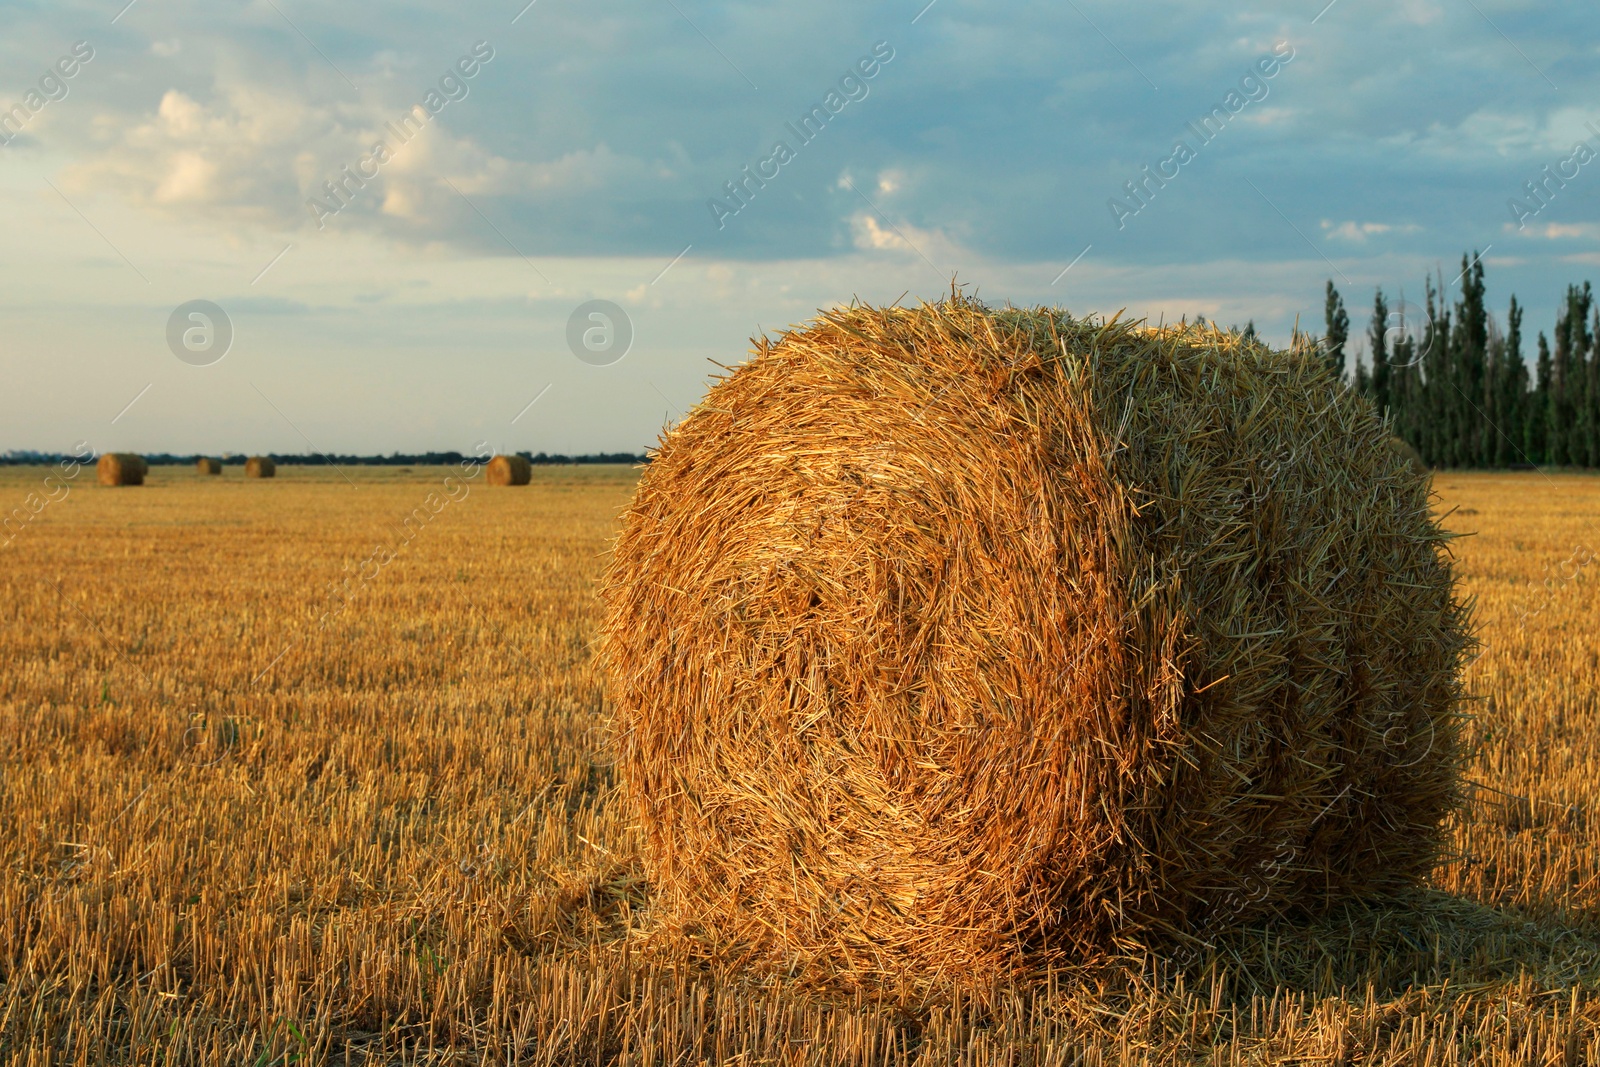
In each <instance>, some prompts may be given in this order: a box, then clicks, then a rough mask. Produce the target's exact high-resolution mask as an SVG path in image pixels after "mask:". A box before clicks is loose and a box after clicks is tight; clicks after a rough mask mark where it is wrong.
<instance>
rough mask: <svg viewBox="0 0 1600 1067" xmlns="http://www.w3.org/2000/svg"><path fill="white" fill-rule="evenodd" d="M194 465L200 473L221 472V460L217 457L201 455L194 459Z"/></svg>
mask: <svg viewBox="0 0 1600 1067" xmlns="http://www.w3.org/2000/svg"><path fill="white" fill-rule="evenodd" d="M194 466H195V469H196V470H198V471H199V472H200V473H201V474H221V473H222V461H221V460H219V459H212V458H211V457H210V456H201V457H200V458H199V459H197V460H195V464H194Z"/></svg>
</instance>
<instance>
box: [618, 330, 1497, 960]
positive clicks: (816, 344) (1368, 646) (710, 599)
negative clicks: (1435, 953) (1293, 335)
mask: <svg viewBox="0 0 1600 1067" xmlns="http://www.w3.org/2000/svg"><path fill="white" fill-rule="evenodd" d="M758 346H759V347H758V349H757V351H756V354H755V357H754V358H753V359H752V360H750V361H749V362H747V363H745V364H744V365H742V366H740V367H738V368H737V369H736V370H734V371H733V372H731V374H729V375H728V376H727V377H725V378H724V379H722V380H720V381H719V382H718V383H717V384H716V385H715V386H714V387H713V388H712V390H711V391H710V394H709V395H708V396H707V397H706V399H705V400H704V402H703V403H702V404H701V405H700V406H699V407H697V408H696V409H695V410H694V411H693V412H691V413H690V414H689V415H688V416H687V417H686V418H685V419H684V420H682V421H681V422H680V423H679V424H678V425H677V426H676V427H675V428H674V429H673V430H672V431H670V432H669V433H668V434H666V436H665V437H664V438H663V440H662V443H661V446H660V448H659V450H658V453H657V455H656V457H655V460H654V462H652V464H651V465H650V467H649V468H648V469H647V470H646V471H645V473H644V476H643V478H642V479H641V481H640V484H639V488H638V490H637V492H636V494H635V497H634V500H633V502H632V504H631V506H630V508H629V510H628V512H627V513H626V515H625V516H624V521H623V527H622V530H621V533H620V535H619V537H618V540H617V543H616V546H615V550H614V552H613V556H612V559H611V562H610V564H609V567H608V570H607V574H606V577H605V580H604V582H603V586H602V597H603V600H604V603H605V618H604V622H603V624H602V629H601V643H602V656H603V661H604V664H605V667H606V670H607V676H608V685H609V689H610V695H611V697H612V700H613V703H614V707H615V717H614V731H615V733H614V736H615V739H616V744H617V746H618V749H619V763H618V766H619V771H620V775H621V779H622V783H623V786H624V789H625V790H626V792H627V795H628V796H629V797H630V798H631V801H632V803H633V805H634V806H635V810H636V813H637V816H638V819H639V822H640V825H641V827H642V830H643V833H644V844H645V856H646V864H647V870H648V872H649V875H650V877H651V878H652V880H653V882H654V884H655V888H656V892H657V899H658V901H659V902H660V907H661V909H662V912H663V913H664V914H665V915H667V916H668V917H670V918H671V920H672V921H673V922H674V923H681V924H684V925H690V926H694V927H698V928H701V929H702V930H704V931H707V932H708V933H710V934H712V935H714V936H715V938H717V939H719V940H722V941H726V942H733V943H737V944H742V945H746V946H752V947H753V948H755V949H756V950H758V951H760V952H763V953H765V954H767V955H768V956H769V957H770V958H772V959H773V960H775V961H788V962H790V963H794V962H797V961H798V962H800V963H802V964H805V963H807V962H809V963H811V964H813V965H814V966H815V967H816V968H818V969H819V971H820V973H823V974H826V975H829V976H831V978H830V980H842V981H846V982H850V983H861V984H873V983H876V982H877V981H879V980H882V979H888V978H891V977H893V976H896V975H898V974H903V973H906V972H908V971H909V972H913V973H916V974H919V975H922V976H924V977H925V978H926V979H927V980H928V981H930V982H931V981H938V980H941V979H942V978H949V977H952V976H956V975H960V974H970V973H972V972H974V971H983V970H1004V969H1009V968H1011V967H1013V966H1017V965H1020V962H1021V961H1024V960H1027V961H1031V962H1039V961H1046V960H1061V959H1070V958H1074V957H1080V956H1082V955H1083V954H1088V953H1095V952H1098V951H1101V950H1104V949H1105V948H1107V947H1108V946H1111V945H1114V944H1117V943H1125V942H1128V941H1148V939H1150V938H1152V937H1156V938H1159V937H1162V936H1170V935H1184V936H1187V935H1192V934H1194V933H1195V932H1197V931H1198V932H1204V931H1205V930H1207V929H1210V928H1212V927H1216V926H1219V925H1231V924H1235V923H1237V922H1242V921H1245V920H1249V919H1252V918H1257V917H1260V916H1263V915H1268V914H1273V913H1280V912H1284V911H1289V910H1293V909H1299V908H1309V909H1312V910H1316V909H1321V908H1324V907H1327V906H1329V905H1331V904H1333V903H1335V902H1338V901H1341V900H1345V899H1349V898H1352V897H1361V896H1368V895H1373V894H1381V893H1385V892H1389V891H1391V890H1394V889H1396V888H1399V887H1401V886H1404V885H1407V884H1410V883H1412V882H1414V881H1415V880H1416V879H1418V878H1420V877H1422V876H1423V875H1424V874H1425V873H1426V872H1427V871H1428V870H1429V869H1430V867H1431V865H1432V863H1433V862H1434V859H1435V856H1436V855H1437V851H1438V848H1439V846H1440V841H1441V829H1440V827H1441V822H1442V820H1443V818H1444V816H1445V814H1446V813H1447V812H1448V811H1449V810H1450V808H1451V807H1452V805H1453V804H1455V803H1456V802H1457V798H1458V786H1457V783H1458V776H1459V758H1460V757H1459V751H1460V750H1459V746H1458V745H1457V730H1458V725H1457V724H1458V716H1457V710H1458V704H1459V701H1460V699H1461V691H1460V685H1459V669H1460V666H1461V662H1462V656H1463V654H1464V651H1465V649H1466V648H1467V647H1468V645H1469V643H1470V639H1469V637H1468V635H1467V631H1466V625H1467V617H1466V612H1465V609H1464V608H1463V607H1462V605H1461V603H1460V602H1459V600H1458V599H1457V598H1456V597H1455V595H1454V584H1453V577H1452V574H1451V571H1450V566H1449V559H1448V555H1447V553H1446V552H1445V551H1444V544H1445V540H1446V535H1445V534H1444V533H1443V532H1442V531H1441V530H1440V529H1439V527H1438V526H1437V525H1436V523H1435V522H1434V520H1433V518H1432V517H1431V515H1430V512H1429V501H1428V491H1427V486H1426V484H1425V483H1424V482H1423V481H1422V480H1421V479H1418V478H1416V477H1415V476H1414V474H1412V472H1411V471H1410V470H1409V469H1407V467H1406V464H1405V461H1404V460H1403V459H1402V458H1401V457H1400V456H1399V455H1397V454H1396V453H1395V452H1394V451H1393V450H1392V449H1391V448H1390V446H1389V444H1388V438H1389V434H1388V432H1387V430H1386V429H1385V427H1384V425H1383V422H1382V420H1381V418H1380V417H1379V415H1378V413H1377V412H1375V411H1374V410H1373V408H1372V406H1371V404H1370V403H1368V402H1367V401H1365V400H1363V399H1361V398H1359V397H1357V396H1355V395H1354V394H1352V393H1351V392H1350V391H1348V390H1346V389H1344V388H1343V387H1342V386H1341V385H1339V384H1338V383H1336V382H1335V381H1334V380H1333V378H1332V377H1331V376H1330V375H1329V374H1328V373H1327V371H1326V370H1325V369H1324V368H1323V367H1322V364H1321V361H1320V360H1319V359H1317V358H1316V357H1315V354H1306V353H1283V352H1269V351H1267V350H1266V349H1264V348H1262V347H1260V346H1259V345H1254V344H1245V343H1242V342H1240V341H1239V340H1238V339H1237V338H1233V337H1230V336H1229V335H1224V334H1220V333H1217V332H1215V331H1212V330H1200V329H1192V328H1190V329H1165V330H1154V329H1146V328H1141V327H1139V326H1136V325H1128V324H1122V323H1117V322H1115V321H1113V322H1111V323H1106V322H1098V321H1095V322H1088V321H1082V320H1075V319H1072V318H1071V317H1069V316H1067V315H1066V314H1064V313H1062V312H1059V311H1054V310H1050V309H1037V310H1034V311H1009V310H1008V311H1000V312H996V311H991V310H990V309H988V308H985V307H983V306H982V305H979V304H977V303H976V302H969V301H963V300H959V299H958V300H954V301H951V302H949V303H946V304H941V305H938V306H934V307H924V308H921V309H916V310H907V309H899V308H889V309H872V308H864V307H851V308H846V309H836V310H835V311H833V312H830V313H828V314H827V315H825V316H824V317H823V318H821V319H820V320H817V321H815V322H813V323H811V324H808V325H807V326H806V327H804V328H801V329H797V330H794V331H792V332H790V333H788V334H786V335H784V336H783V337H781V338H780V339H778V340H777V341H776V342H766V341H761V342H758Z"/></svg>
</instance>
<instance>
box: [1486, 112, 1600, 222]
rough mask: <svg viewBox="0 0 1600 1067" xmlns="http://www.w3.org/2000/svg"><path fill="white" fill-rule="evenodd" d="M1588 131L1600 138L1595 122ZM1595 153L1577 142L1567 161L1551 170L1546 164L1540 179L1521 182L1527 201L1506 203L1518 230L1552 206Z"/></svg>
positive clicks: (1586, 143) (1587, 124)
mask: <svg viewBox="0 0 1600 1067" xmlns="http://www.w3.org/2000/svg"><path fill="white" fill-rule="evenodd" d="M1584 125H1585V126H1587V127H1588V128H1589V132H1590V133H1593V134H1595V135H1596V136H1597V137H1600V126H1596V125H1595V124H1594V123H1593V122H1586V123H1584ZM1594 158H1595V150H1594V149H1593V148H1590V147H1589V144H1588V142H1587V141H1578V142H1576V143H1575V144H1573V146H1572V151H1571V152H1569V153H1568V154H1567V157H1566V158H1565V159H1562V160H1559V161H1558V162H1557V163H1556V165H1555V169H1554V170H1551V169H1550V165H1549V164H1546V165H1545V167H1544V169H1543V170H1541V171H1540V172H1539V173H1540V175H1541V177H1539V178H1537V179H1533V180H1529V181H1525V182H1523V183H1522V191H1523V193H1524V195H1526V196H1527V198H1528V199H1527V200H1526V201H1522V200H1518V199H1517V198H1516V197H1514V196H1513V197H1511V198H1510V199H1509V200H1507V201H1506V207H1507V208H1508V209H1509V210H1510V211H1511V221H1512V222H1515V223H1516V224H1517V229H1519V230H1522V229H1526V228H1527V225H1528V220H1529V219H1531V218H1535V217H1537V216H1538V214H1539V212H1541V211H1543V210H1544V209H1545V208H1547V207H1549V206H1550V202H1551V201H1552V200H1554V199H1555V198H1556V193H1557V192H1559V191H1560V190H1562V189H1565V188H1566V187H1567V182H1569V181H1571V180H1572V179H1574V178H1576V177H1577V176H1578V171H1579V170H1580V169H1581V168H1583V167H1586V166H1588V165H1589V164H1590V163H1592V162H1594Z"/></svg>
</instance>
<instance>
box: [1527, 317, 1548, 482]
mask: <svg viewBox="0 0 1600 1067" xmlns="http://www.w3.org/2000/svg"><path fill="white" fill-rule="evenodd" d="M1535 371H1536V373H1537V375H1538V377H1537V381H1536V384H1535V386H1534V392H1533V403H1532V404H1530V405H1529V407H1530V410H1529V412H1528V434H1527V436H1528V454H1529V456H1530V457H1532V458H1533V462H1535V463H1554V462H1555V459H1554V455H1555V452H1554V445H1553V444H1552V442H1553V440H1554V438H1555V434H1554V433H1552V432H1551V422H1552V421H1553V419H1554V413H1555V399H1554V398H1555V363H1554V361H1553V360H1552V359H1551V358H1550V339H1549V338H1547V337H1545V335H1544V331H1543V330H1540V331H1539V357H1538V362H1537V363H1536V364H1535Z"/></svg>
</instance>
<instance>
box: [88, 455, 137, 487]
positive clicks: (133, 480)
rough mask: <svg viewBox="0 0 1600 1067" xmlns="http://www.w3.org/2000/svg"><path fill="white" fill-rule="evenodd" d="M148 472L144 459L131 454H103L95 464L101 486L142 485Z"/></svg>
mask: <svg viewBox="0 0 1600 1067" xmlns="http://www.w3.org/2000/svg"><path fill="white" fill-rule="evenodd" d="M149 470H150V468H149V467H148V466H146V465H145V462H144V457H143V456H136V455H134V454H133V453H132V452H105V453H102V454H101V456H100V461H99V462H98V463H96V464H95V475H96V477H98V478H99V480H100V484H101V485H143V484H144V476H145V475H146V474H148V473H149Z"/></svg>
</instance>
